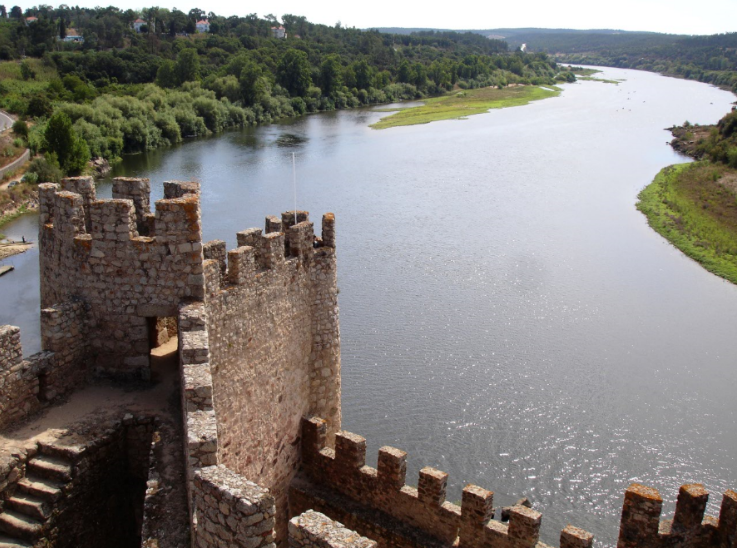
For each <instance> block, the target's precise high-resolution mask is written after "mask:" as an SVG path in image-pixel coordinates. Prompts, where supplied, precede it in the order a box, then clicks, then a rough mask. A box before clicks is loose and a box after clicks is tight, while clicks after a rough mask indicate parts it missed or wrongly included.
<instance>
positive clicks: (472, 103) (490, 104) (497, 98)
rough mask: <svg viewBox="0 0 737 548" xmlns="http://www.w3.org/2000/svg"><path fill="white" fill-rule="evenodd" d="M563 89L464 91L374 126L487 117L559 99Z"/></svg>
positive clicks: (533, 87) (526, 87)
mask: <svg viewBox="0 0 737 548" xmlns="http://www.w3.org/2000/svg"><path fill="white" fill-rule="evenodd" d="M560 92H561V89H560V88H559V87H556V86H551V87H549V88H546V87H540V86H518V87H511V88H504V89H497V88H490V87H487V88H481V89H473V90H464V91H457V92H453V93H450V94H448V95H443V96H442V97H434V98H432V99H427V100H426V101H425V104H424V105H421V106H417V107H412V108H407V109H402V110H400V111H399V112H397V113H395V114H392V115H391V116H387V117H386V118H382V119H381V120H379V121H378V122H376V123H375V124H373V125H372V126H371V127H372V128H374V129H387V128H391V127H397V126H411V125H415V124H428V123H430V122H435V121H438V120H452V119H459V118H460V119H463V118H466V117H467V116H473V115H474V114H483V113H485V112H488V111H489V110H491V109H495V108H505V107H516V106H521V105H526V104H528V103H530V102H531V101H538V100H540V99H547V98H548V97H557V96H558V95H560Z"/></svg>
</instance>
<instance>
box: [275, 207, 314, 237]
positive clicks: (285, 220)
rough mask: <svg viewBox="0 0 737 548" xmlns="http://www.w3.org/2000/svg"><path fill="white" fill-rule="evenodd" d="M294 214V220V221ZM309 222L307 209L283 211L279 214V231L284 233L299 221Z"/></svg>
mask: <svg viewBox="0 0 737 548" xmlns="http://www.w3.org/2000/svg"><path fill="white" fill-rule="evenodd" d="M295 215H296V221H295ZM308 222H310V214H309V212H308V211H299V210H298V211H294V210H292V211H285V212H284V213H282V214H281V225H282V229H281V232H284V233H285V234H286V233H288V232H289V229H290V228H291V227H293V226H294V225H296V224H299V223H308Z"/></svg>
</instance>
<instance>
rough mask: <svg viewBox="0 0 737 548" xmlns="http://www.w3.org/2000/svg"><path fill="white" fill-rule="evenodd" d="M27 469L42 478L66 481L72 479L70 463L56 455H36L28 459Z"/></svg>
mask: <svg viewBox="0 0 737 548" xmlns="http://www.w3.org/2000/svg"><path fill="white" fill-rule="evenodd" d="M27 467H28V470H30V471H31V472H33V473H34V474H37V475H39V476H41V477H43V478H48V479H53V480H56V481H61V482H64V483H66V482H68V481H70V480H71V479H72V465H71V464H69V463H68V462H67V461H65V460H62V459H60V458H58V457H52V456H49V455H36V456H35V457H33V458H32V459H31V460H29V461H28V465H27Z"/></svg>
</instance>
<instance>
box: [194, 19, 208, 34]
mask: <svg viewBox="0 0 737 548" xmlns="http://www.w3.org/2000/svg"><path fill="white" fill-rule="evenodd" d="M195 26H196V27H197V32H210V22H209V21H208V20H207V19H200V20H199V21H197V24H196V25H195Z"/></svg>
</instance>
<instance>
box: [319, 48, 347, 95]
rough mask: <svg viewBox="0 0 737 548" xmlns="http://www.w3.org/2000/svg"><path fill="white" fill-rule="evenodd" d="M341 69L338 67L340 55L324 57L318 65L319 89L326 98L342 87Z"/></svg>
mask: <svg viewBox="0 0 737 548" xmlns="http://www.w3.org/2000/svg"><path fill="white" fill-rule="evenodd" d="M342 72H343V68H342V67H341V66H340V55H338V54H337V53H332V54H330V55H328V56H326V57H325V59H324V60H323V62H322V64H321V65H320V87H321V88H322V91H323V93H325V95H326V96H330V95H332V94H333V93H334V92H336V91H338V90H339V89H340V88H341V86H342V85H343V75H342Z"/></svg>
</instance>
